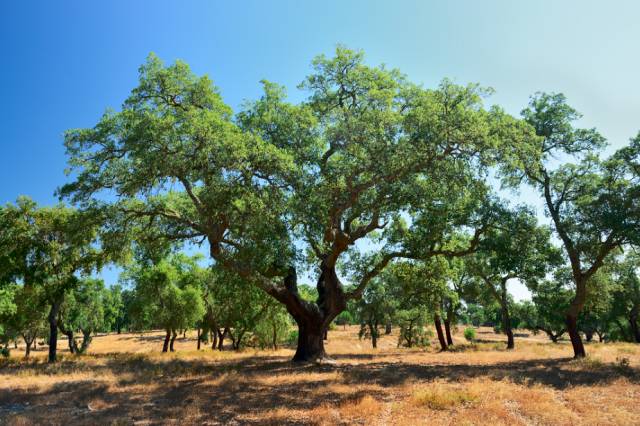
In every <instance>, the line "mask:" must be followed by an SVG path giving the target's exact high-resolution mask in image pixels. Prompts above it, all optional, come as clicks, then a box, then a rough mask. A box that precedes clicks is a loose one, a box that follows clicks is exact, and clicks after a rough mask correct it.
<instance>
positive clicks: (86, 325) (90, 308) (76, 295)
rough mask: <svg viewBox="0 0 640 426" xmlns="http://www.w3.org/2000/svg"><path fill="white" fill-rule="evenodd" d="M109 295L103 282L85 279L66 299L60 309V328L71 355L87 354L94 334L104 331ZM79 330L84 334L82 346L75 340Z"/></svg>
mask: <svg viewBox="0 0 640 426" xmlns="http://www.w3.org/2000/svg"><path fill="white" fill-rule="evenodd" d="M107 294H108V293H107V290H106V289H105V287H104V282H103V281H102V280H99V279H83V280H81V281H80V284H79V285H78V286H77V287H76V288H74V289H73V290H72V291H71V292H70V293H69V294H68V295H67V296H66V297H65V301H64V303H63V305H62V307H61V309H60V314H59V320H58V328H59V329H60V331H61V332H62V333H63V334H64V335H66V336H67V338H68V340H69V351H70V352H71V353H75V354H83V353H85V352H86V351H87V349H88V348H89V345H90V344H91V340H92V334H93V333H95V332H96V331H98V330H101V329H103V327H104V317H105V314H104V305H105V298H106V296H107ZM78 330H79V331H80V332H81V333H82V343H81V344H80V346H78V345H77V342H76V339H75V332H76V331H78Z"/></svg>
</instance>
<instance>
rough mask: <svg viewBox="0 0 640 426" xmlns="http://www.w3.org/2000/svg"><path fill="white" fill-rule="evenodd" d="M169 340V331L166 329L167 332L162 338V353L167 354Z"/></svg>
mask: <svg viewBox="0 0 640 426" xmlns="http://www.w3.org/2000/svg"><path fill="white" fill-rule="evenodd" d="M170 339H171V330H169V329H167V332H166V334H165V336H164V345H162V352H167V351H168V350H169V340H170Z"/></svg>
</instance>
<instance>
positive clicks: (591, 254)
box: [522, 93, 640, 357]
mask: <svg viewBox="0 0 640 426" xmlns="http://www.w3.org/2000/svg"><path fill="white" fill-rule="evenodd" d="M522 115H523V117H524V118H525V120H526V121H527V122H529V123H530V124H531V126H533V128H534V129H535V131H536V134H537V135H538V136H539V145H540V151H541V152H542V157H541V161H540V162H539V163H535V162H531V163H526V165H525V168H524V172H525V175H526V178H527V179H528V181H529V182H530V183H531V184H532V185H533V186H534V187H535V188H536V189H538V191H539V192H540V194H541V195H542V197H543V199H544V202H545V205H546V210H547V213H548V215H549V217H550V218H551V221H552V223H553V226H554V229H555V231H556V233H557V235H558V237H559V238H560V240H561V241H562V245H563V247H564V250H565V253H566V255H567V257H568V259H569V263H570V265H571V272H572V276H573V281H574V283H575V297H574V298H573V301H572V302H571V304H570V305H569V308H568V309H567V311H566V313H565V321H566V326H567V330H568V332H569V336H570V338H571V343H572V346H573V351H574V356H575V357H584V356H585V355H586V353H585V350H584V346H583V344H582V339H581V337H580V333H579V332H578V324H577V322H578V316H579V314H580V312H581V311H582V309H583V307H584V305H585V302H586V300H587V282H588V281H589V279H590V278H591V277H592V276H593V275H594V274H595V273H596V272H597V271H598V269H600V268H601V267H602V265H603V264H604V263H605V260H606V258H607V256H609V255H610V254H611V252H612V251H613V250H615V249H616V248H618V247H621V246H623V245H625V244H629V243H631V244H637V243H638V240H639V239H640V206H639V205H638V201H637V200H638V195H639V193H640V182H639V181H638V180H639V179H640V174H639V173H638V172H639V170H640V169H639V168H638V162H637V159H638V152H639V148H638V145H639V143H638V139H637V138H636V139H635V140H634V143H633V144H632V145H631V146H629V147H627V148H624V149H622V150H621V151H619V152H618V153H616V154H614V155H613V156H612V157H610V158H609V159H605V160H602V159H600V158H599V157H597V156H596V154H595V153H594V152H595V151H597V150H598V149H600V148H602V147H604V145H605V139H604V138H603V137H602V136H601V135H600V134H599V133H598V132H597V131H596V130H595V129H576V128H574V126H573V123H574V122H575V121H576V120H577V119H579V118H580V114H579V113H578V112H576V110H575V109H573V108H571V107H570V106H569V105H567V103H566V100H565V97H564V96H563V95H562V94H545V93H542V94H537V95H535V96H534V97H532V99H531V101H530V104H529V106H528V107H527V108H525V109H524V110H523V111H522ZM567 156H569V157H573V159H575V160H576V161H578V162H577V164H573V163H561V164H560V165H559V166H555V165H556V164H558V158H560V159H565V158H566V157H567Z"/></svg>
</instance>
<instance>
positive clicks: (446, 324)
mask: <svg viewBox="0 0 640 426" xmlns="http://www.w3.org/2000/svg"><path fill="white" fill-rule="evenodd" d="M444 332H445V334H446V335H447V345H449V346H451V345H453V337H451V321H450V320H448V319H446V320H444Z"/></svg>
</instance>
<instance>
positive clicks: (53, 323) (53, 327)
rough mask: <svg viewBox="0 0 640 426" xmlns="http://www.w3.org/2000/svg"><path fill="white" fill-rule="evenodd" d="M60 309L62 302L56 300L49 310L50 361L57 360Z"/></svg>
mask: <svg viewBox="0 0 640 426" xmlns="http://www.w3.org/2000/svg"><path fill="white" fill-rule="evenodd" d="M59 311H60V302H58V301H56V302H53V303H52V304H51V310H50V311H49V318H48V319H49V362H50V363H52V362H56V360H57V349H58V312H59Z"/></svg>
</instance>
